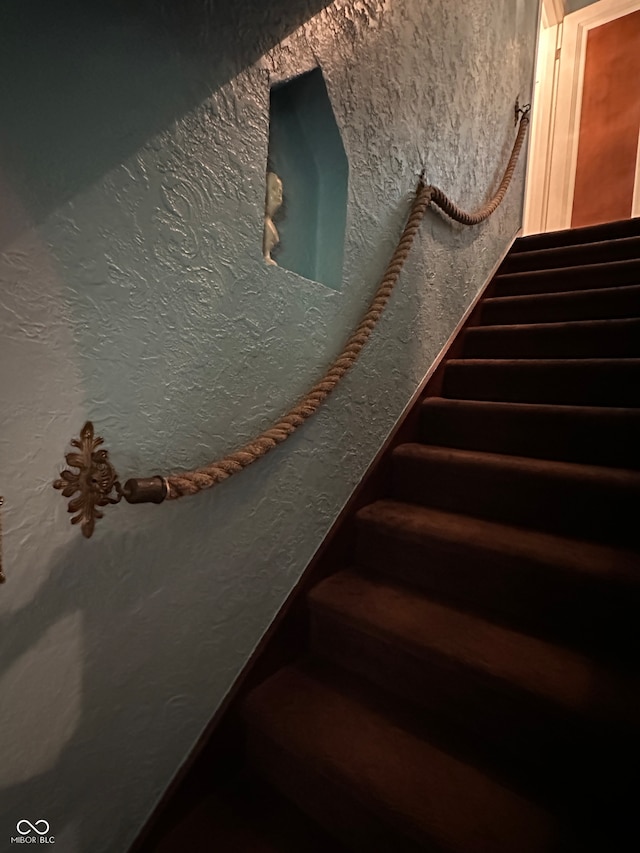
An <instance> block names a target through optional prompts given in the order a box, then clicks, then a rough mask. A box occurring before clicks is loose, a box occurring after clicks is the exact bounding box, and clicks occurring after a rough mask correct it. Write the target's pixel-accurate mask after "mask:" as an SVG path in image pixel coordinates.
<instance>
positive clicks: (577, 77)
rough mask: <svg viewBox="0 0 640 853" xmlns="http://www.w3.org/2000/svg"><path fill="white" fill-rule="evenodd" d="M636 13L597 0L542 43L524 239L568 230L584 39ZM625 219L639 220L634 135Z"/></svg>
mask: <svg viewBox="0 0 640 853" xmlns="http://www.w3.org/2000/svg"><path fill="white" fill-rule="evenodd" d="M553 3H555V0H545V4H553ZM639 10H640V0H599V2H597V3H594V4H592V5H591V6H586V7H585V8H584V9H579V10H578V11H577V12H573V13H572V14H570V15H566V16H565V18H564V21H562V22H561V23H558V24H556V25H555V27H554V28H555V29H556V42H555V44H553V39H552V38H547V39H546V44H545V50H546V55H545V57H544V63H545V64H544V68H545V74H546V77H544V76H543V77H542V78H541V85H540V87H539V91H538V92H537V95H538V99H537V100H538V103H536V104H535V107H536V112H535V113H534V117H533V123H534V124H535V122H536V121H537V120H539V121H540V125H541V128H542V131H541V132H540V133H538V134H537V140H536V142H537V145H536V146H535V147H533V143H532V152H531V154H532V159H531V164H530V170H531V172H532V175H533V179H532V180H531V181H530V186H532V188H533V187H536V191H535V192H534V190H533V189H532V190H531V192H528V194H527V202H526V208H525V229H524V233H533V232H534V231H553V230H557V229H560V228H570V227H571V214H572V210H573V194H574V189H575V178H576V165H577V160H578V139H579V132H580V119H581V114H582V90H583V84H584V66H585V57H586V49H587V37H588V35H589V31H590V30H592V29H594V28H595V27H599V26H601V25H602V24H607V23H609V22H610V21H613V20H615V19H616V18H620V17H622V16H623V15H628V14H630V13H631V12H636V11H639ZM547 17H549V16H548V15H547ZM552 26H553V25H552ZM552 52H553V57H551V56H550V54H551V53H552ZM539 62H540V58H539ZM552 67H553V68H554V71H553V74H552V73H551V71H550V69H551V68H552ZM631 215H632V216H640V134H639V140H638V157H637V161H636V178H635V185H634V194H633V205H632V212H631Z"/></svg>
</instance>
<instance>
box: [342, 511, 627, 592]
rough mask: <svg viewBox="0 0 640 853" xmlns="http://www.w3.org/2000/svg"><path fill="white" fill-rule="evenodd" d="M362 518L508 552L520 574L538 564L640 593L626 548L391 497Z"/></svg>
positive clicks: (402, 531) (405, 532)
mask: <svg viewBox="0 0 640 853" xmlns="http://www.w3.org/2000/svg"><path fill="white" fill-rule="evenodd" d="M357 518H358V519H359V520H362V521H365V522H369V523H372V524H375V525H376V526H377V527H384V528H386V529H388V530H393V531H394V532H396V533H397V534H399V535H401V536H406V537H410V538H412V539H420V538H422V539H426V540H433V539H434V538H435V539H438V540H440V541H443V542H449V543H450V544H451V545H455V546H457V547H459V546H460V544H461V543H462V544H464V545H466V546H467V547H469V548H473V549H482V550H484V551H487V552H489V553H498V552H499V553H500V554H506V555H508V556H509V557H512V558H513V565H514V571H517V566H518V561H521V560H525V559H526V560H535V561H537V562H540V563H544V564H546V565H548V564H551V565H553V566H557V567H558V568H562V569H564V570H568V571H571V572H577V573H580V574H588V575H592V576H594V577H602V578H603V579H606V580H607V581H612V582H613V581H615V582H616V583H623V584H624V585H625V586H628V587H629V588H630V589H634V590H638V589H640V556H639V555H638V554H636V553H634V552H633V551H629V550H626V549H624V548H617V547H614V546H611V545H605V544H600V543H597V542H589V541H586V540H583V539H573V538H571V537H567V536H560V535H558V534H555V533H546V532H544V531H539V530H533V529H529V528H525V527H516V526H513V525H509V524H502V523H500V522H498V521H490V520H487V519H482V518H476V517H474V516H470V515H463V514H461V513H452V512H447V511H446V510H441V509H435V508H432V507H424V506H419V505H417V504H408V503H403V502H402V501H394V500H390V499H384V500H379V501H376V502H375V503H372V504H368V505H367V506H365V507H363V508H362V509H361V510H359V511H358V513H357Z"/></svg>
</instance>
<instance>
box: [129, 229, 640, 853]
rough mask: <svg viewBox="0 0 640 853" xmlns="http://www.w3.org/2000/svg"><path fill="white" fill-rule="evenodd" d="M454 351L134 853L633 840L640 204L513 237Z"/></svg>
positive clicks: (464, 849) (387, 850)
mask: <svg viewBox="0 0 640 853" xmlns="http://www.w3.org/2000/svg"><path fill="white" fill-rule="evenodd" d="M452 354H453V357H450V358H449V359H448V360H447V361H446V363H445V364H444V366H443V367H442V368H441V369H440V370H439V372H438V373H437V374H436V375H435V377H434V380H433V381H432V382H431V383H430V385H428V386H427V389H426V392H425V395H424V396H423V398H422V399H421V400H420V401H419V402H418V403H417V405H416V407H414V411H413V412H412V416H411V418H410V419H409V421H408V423H409V424H411V426H410V427H409V428H408V429H409V434H406V433H407V430H406V429H405V435H403V436H402V438H401V441H400V443H397V444H396V445H395V446H393V447H391V448H390V449H389V450H388V452H387V453H386V454H385V456H384V458H383V460H382V462H381V463H380V466H379V468H380V470H381V471H382V472H383V474H382V475H379V476H378V479H377V481H376V482H377V483H378V484H381V485H378V486H377V493H373V497H372V499H371V500H368V502H365V503H364V505H363V506H361V507H360V508H359V509H357V511H356V512H354V513H353V514H352V516H351V517H350V518H348V519H347V520H346V521H345V522H343V527H344V528H346V529H347V530H348V531H349V534H348V537H347V540H348V542H349V546H348V547H342V548H341V549H339V550H338V551H337V552H331V551H329V552H328V553H329V555H330V556H329V560H328V563H327V559H326V558H325V568H324V569H323V570H322V572H320V576H319V578H315V579H314V580H313V582H312V583H309V584H308V587H309V588H308V590H307V591H305V592H304V596H303V597H304V608H303V609H304V613H305V619H304V620H302V624H303V634H302V636H301V637H299V638H298V639H297V640H296V641H295V642H293V643H292V642H288V655H289V660H287V659H286V657H285V659H284V660H283V661H280V664H282V663H284V664H285V665H280V664H279V668H276V667H273V666H272V667H271V669H270V671H269V674H268V677H266V678H262V679H257V678H256V679H254V682H255V683H254V684H253V685H252V686H251V689H247V690H245V692H244V694H242V695H239V698H238V700H237V701H236V703H235V706H233V705H232V706H231V709H230V711H229V714H230V715H231V717H232V718H233V724H232V725H231V726H230V727H229V726H228V725H227V729H226V731H227V732H234V733H235V734H230V735H229V737H230V738H231V739H232V740H233V739H234V738H235V740H234V744H235V746H234V750H236V753H237V751H239V750H241V751H242V759H240V758H239V757H238V755H237V754H236V753H234V758H233V760H232V762H231V763H230V764H229V763H225V762H222V764H221V766H222V765H224V768H225V770H224V773H222V774H219V775H218V777H217V778H216V774H215V771H214V767H213V764H211V763H210V764H209V765H207V764H206V762H205V763H204V764H202V762H201V764H202V767H203V768H204V769H202V768H201V770H200V771H199V773H200V779H201V780H202V779H205V780H206V782H205V783H204V784H203V785H201V787H200V788H199V794H198V797H197V798H195V799H196V800H197V801H195V802H194V800H193V799H191V800H190V801H189V803H188V805H185V806H184V807H183V808H182V810H181V812H180V813H179V814H178V815H177V816H176V815H174V817H173V818H172V822H171V823H170V825H169V826H168V828H167V827H165V829H164V830H163V832H162V837H161V838H160V839H159V840H158V839H157V838H156V841H157V843H153V844H149V845H148V846H147V847H146V848H143V849H145V850H148V851H149V853H150V851H152V850H153V851H156V853H171V851H177V850H189V851H213V850H220V851H224V853H229V851H239V853H244V851H259V852H260V853H309V851H311V853H313V851H326V852H327V853H329V851H336V853H340V851H357V853H360V851H362V853H365V851H366V853H405V851H406V853H413V852H414V851H439V853H444V852H445V851H446V853H550V852H551V851H554V852H555V851H557V853H570V851H576V853H577V852H578V851H592V850H593V851H599V853H618V851H623V850H624V851H626V850H633V849H638V847H639V844H640V829H639V828H638V825H637V823H638V821H637V818H636V815H637V813H638V803H637V799H638V794H639V793H640V791H639V790H638V781H637V780H638V767H639V766H640V765H639V763H638V758H639V757H640V751H639V750H638V732H639V727H640V693H639V690H638V680H637V670H638V659H637V655H638V648H640V643H639V636H640V627H639V626H640V620H639V616H640V557H639V555H638V546H639V542H640V534H639V532H638V531H639V529H640V471H639V469H640V220H638V219H636V220H628V221H625V222H619V223H610V224H607V225H602V226H596V227H589V228H582V229H577V230H573V231H565V232H556V233H551V234H545V235H537V236H532V237H526V238H523V239H520V240H518V241H517V242H516V244H515V245H514V247H513V249H512V251H511V252H510V254H509V255H508V256H507V258H506V259H505V261H504V262H503V264H502V266H501V268H500V269H499V271H498V274H497V275H496V277H495V278H494V280H493V282H492V283H491V285H490V286H489V288H488V290H487V293H486V295H485V296H484V297H483V299H482V300H481V301H480V303H479V305H478V307H477V309H476V311H475V312H474V314H473V315H472V317H471V320H470V322H469V323H468V325H467V326H466V327H465V328H464V329H463V331H462V333H461V335H460V336H459V337H458V339H457V341H456V343H455V344H454V348H453V350H452ZM332 554H333V555H332ZM331 555H332V556H331ZM327 565H328V567H327ZM300 606H301V607H302V606H303V605H300ZM298 621H299V622H300V619H298ZM280 645H281V646H287V643H282V642H281V643H280ZM223 730H225V729H224V726H223ZM207 766H208V770H207Z"/></svg>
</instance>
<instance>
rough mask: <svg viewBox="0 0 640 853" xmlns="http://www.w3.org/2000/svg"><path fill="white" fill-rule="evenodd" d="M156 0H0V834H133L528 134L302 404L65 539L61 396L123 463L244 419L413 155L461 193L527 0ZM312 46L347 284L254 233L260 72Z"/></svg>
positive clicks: (486, 151)
mask: <svg viewBox="0 0 640 853" xmlns="http://www.w3.org/2000/svg"><path fill="white" fill-rule="evenodd" d="M203 5H204V6H212V5H213V6H214V7H215V4H211V3H209V2H207V3H203ZM151 6H153V4H151ZM151 6H149V5H144V4H142V3H139V4H138V5H137V6H135V11H131V7H130V5H128V4H121V3H116V2H112V3H108V2H105V3H103V4H101V5H100V8H99V9H96V8H92V7H91V5H90V4H86V3H84V4H82V3H80V2H66V3H63V2H59V3H56V4H53V3H45V2H44V0H32V2H30V3H24V2H18V0H6V2H5V3H3V9H2V25H1V26H0V66H1V72H2V80H3V86H2V87H1V88H0V110H1V113H0V114H1V115H2V125H1V128H0V356H1V357H0V400H1V401H2V406H1V414H0V419H1V420H0V423H1V426H0V494H3V495H4V496H5V499H6V508H5V510H4V541H3V548H4V560H5V570H6V574H7V577H8V582H7V584H6V585H5V586H4V587H2V588H0V632H1V635H2V643H1V644H0V785H1V787H2V790H1V791H0V846H2V845H8V839H9V837H10V836H11V835H15V824H16V821H17V820H19V819H22V818H27V819H31V820H36V819H45V820H47V821H48V822H49V823H50V825H51V834H53V835H54V836H55V838H56V845H57V847H56V849H58V850H64V851H65V853H100V851H109V853H113V852H114V851H121V850H125V849H126V848H127V846H128V844H129V843H130V842H131V840H132V839H133V837H134V835H135V834H136V832H137V831H138V830H139V828H140V826H141V825H142V823H143V821H144V820H145V818H146V817H147V816H148V814H149V813H150V811H151V809H152V807H153V805H154V804H155V802H156V801H157V799H158V798H159V796H160V795H161V793H162V791H163V790H164V789H165V787H166V785H167V784H168V782H169V780H170V779H171V777H172V776H173V774H174V773H175V771H176V769H177V768H178V766H179V765H180V763H181V762H182V761H183V760H184V758H185V756H186V755H187V754H188V752H189V750H190V749H191V747H192V745H193V744H194V742H195V740H196V738H197V737H198V735H199V734H200V732H201V731H202V729H203V727H204V726H205V724H206V723H207V721H208V720H209V719H210V717H211V715H212V714H213V712H214V711H215V709H216V707H217V706H218V705H219V703H220V702H221V700H222V698H223V697H224V695H225V693H226V692H227V690H228V689H229V687H230V685H231V684H232V683H233V680H234V679H235V677H236V676H237V674H238V672H239V671H240V669H241V668H242V666H243V664H244V663H245V662H246V660H247V659H248V657H249V655H250V653H251V651H252V650H253V648H254V647H255V645H256V643H257V642H258V641H259V639H260V637H261V636H262V634H263V633H264V631H265V629H266V628H267V626H268V625H269V623H270V621H271V619H272V617H273V615H274V614H275V613H276V612H277V610H278V608H279V607H280V605H281V603H282V601H283V600H284V598H285V596H286V595H287V593H288V592H289V590H290V589H291V587H292V585H293V584H294V583H295V581H296V580H297V579H298V577H299V576H300V574H301V572H302V571H303V570H304V568H305V566H306V565H307V563H308V561H309V560H310V558H311V557H312V555H313V553H314V551H315V550H316V548H317V546H318V545H319V543H320V542H321V540H322V538H323V536H324V535H325V533H326V531H327V530H328V528H329V527H330V525H331V523H332V521H333V520H334V519H335V517H336V515H337V514H338V512H339V510H340V509H341V507H342V506H343V505H344V503H345V501H346V500H347V499H348V497H349V494H350V493H351V491H352V489H353V487H354V486H355V485H356V483H357V482H358V480H359V479H360V477H361V476H362V473H363V472H364V470H365V469H366V466H367V465H368V463H369V462H370V460H371V459H372V458H373V456H374V454H375V452H376V450H377V449H378V447H379V446H380V444H381V442H382V441H383V439H384V438H385V436H386V435H387V434H388V432H389V430H390V429H391V428H392V426H393V424H394V422H395V421H396V420H397V418H398V416H399V415H400V413H401V411H402V409H403V407H404V406H405V404H406V402H407V400H408V399H409V397H410V395H411V393H412V392H413V390H414V389H415V388H416V387H417V385H418V383H419V382H420V380H421V378H422V377H423V375H424V373H425V372H426V370H427V369H428V367H429V365H430V364H431V362H432V361H433V359H434V357H435V356H436V354H437V353H438V351H439V350H440V348H441V346H442V345H443V343H444V342H445V340H446V339H447V336H448V335H449V333H450V332H451V330H452V329H453V328H454V326H455V324H456V322H457V320H458V319H459V317H460V315H461V314H462V312H463V311H464V309H465V308H466V307H467V305H468V304H469V303H470V301H471V300H472V298H473V297H474V295H475V294H476V293H477V291H478V289H479V287H480V286H481V285H482V283H483V281H484V279H485V277H486V275H487V273H488V271H489V270H490V269H491V267H492V265H493V264H494V262H495V260H496V258H497V257H498V255H499V253H500V252H501V251H502V250H503V248H504V247H505V245H506V244H507V243H508V241H509V240H510V239H511V237H512V236H513V234H514V232H515V231H516V230H517V228H518V227H519V224H520V219H521V207H522V190H523V173H524V168H523V165H521V166H519V168H518V171H517V175H516V180H515V183H514V185H513V187H512V190H511V192H510V194H509V196H508V199H507V201H506V202H505V204H504V206H503V207H502V208H500V210H499V211H498V212H497V214H496V215H495V217H494V218H492V220H491V221H490V222H489V223H488V224H487V225H485V226H481V227H479V228H476V229H469V230H462V229H460V228H458V227H451V226H450V225H449V224H447V223H445V222H444V221H443V219H442V218H441V217H440V216H438V215H437V214H429V215H428V217H427V219H426V221H425V222H424V224H423V226H422V229H421V232H420V235H419V238H418V239H417V240H416V244H415V246H414V249H413V252H412V255H411V257H410V259H409V261H408V263H407V265H406V268H405V270H404V272H403V274H402V278H401V281H400V284H399V287H398V290H397V292H396V293H395V294H394V296H393V299H392V301H391V303H390V305H389V308H388V310H387V312H386V314H385V316H384V318H383V319H382V321H381V323H380V325H379V327H378V329H377V330H376V332H375V333H374V335H373V336H372V338H371V340H370V342H369V344H368V345H367V348H366V350H365V351H364V353H363V355H362V360H361V361H360V363H359V364H358V365H357V366H356V367H355V368H354V369H353V370H352V371H351V372H350V373H349V374H348V375H347V376H346V377H345V379H344V381H343V384H342V385H341V386H340V388H339V389H338V390H337V391H336V393H335V394H334V396H333V397H332V399H330V400H329V401H328V402H327V404H326V405H325V406H324V407H323V408H322V410H321V411H320V412H319V413H318V414H317V416H316V417H315V418H314V419H313V420H312V421H310V422H309V423H307V424H306V425H305V426H304V428H303V429H301V430H300V431H299V432H297V433H296V434H295V436H294V437H293V438H292V439H291V440H290V441H288V442H287V443H286V444H285V445H283V446H281V447H280V448H278V449H277V450H276V451H275V452H273V453H271V454H270V455H269V456H268V457H267V458H265V459H263V460H262V461H261V462H260V463H258V464H256V465H254V466H252V467H251V468H250V469H248V470H247V471H245V472H243V473H242V474H241V475H239V476H237V477H234V478H233V479H232V480H230V481H229V482H227V483H225V484H224V485H222V486H221V487H219V488H217V489H214V490H213V491H211V492H210V493H208V494H206V495H201V496H199V497H198V498H194V499H186V500H183V501H179V502H176V503H174V504H171V505H166V506H163V507H159V508H158V507H155V506H142V507H117V508H114V509H112V510H110V511H109V512H108V513H107V517H106V518H105V519H104V521H102V522H101V523H100V525H99V529H98V531H97V532H96V534H95V536H94V538H93V539H91V540H90V541H85V540H83V539H82V538H81V537H80V535H79V533H78V530H77V529H75V528H71V527H70V525H69V517H68V516H67V514H66V512H65V504H64V501H63V500H62V499H61V497H60V495H59V494H58V493H56V492H54V490H53V489H52V488H51V482H52V480H53V479H54V478H55V477H56V475H57V473H58V471H59V470H60V467H61V464H62V462H63V454H64V452H65V450H66V448H67V446H68V441H69V439H70V438H71V436H72V435H75V434H76V433H77V431H78V430H79V429H80V427H81V425H82V423H83V422H84V420H85V419H87V418H90V419H92V420H93V421H94V422H95V424H96V427H97V430H98V432H99V433H100V434H102V435H104V436H105V438H106V440H107V445H108V447H109V448H110V449H111V451H112V456H113V460H114V462H115V464H116V465H117V467H118V470H119V472H120V474H121V476H122V477H123V478H126V477H128V476H131V475H144V474H153V473H155V472H156V471H157V470H158V469H167V470H172V469H180V468H183V467H192V466H193V465H197V464H199V463H204V462H206V461H208V460H210V459H212V458H215V457H217V456H219V455H221V454H223V453H225V452H226V451H228V450H231V449H232V448H234V447H235V446H237V445H238V444H240V443H242V442H243V441H244V440H246V439H248V438H250V437H251V436H253V435H254V434H255V433H257V432H259V431H260V430H261V429H263V428H264V427H266V426H268V425H269V424H270V423H271V422H272V421H273V420H274V418H276V417H277V416H278V415H279V414H281V413H282V412H283V411H285V410H286V409H287V408H288V407H289V406H290V404H291V403H292V401H295V400H296V399H297V398H298V397H299V396H300V395H302V394H303V393H304V392H305V391H306V390H307V388H308V387H309V386H310V385H312V384H313V383H314V382H315V381H316V380H317V379H318V378H319V377H320V376H321V375H322V373H323V372H324V370H325V368H326V367H327V365H328V364H329V363H330V362H331V361H332V360H333V358H334V357H335V356H336V354H337V353H338V352H339V351H340V350H341V348H342V346H343V343H344V341H345V339H346V338H347V337H348V335H349V333H350V331H351V330H352V328H353V327H354V326H355V325H356V323H357V322H358V320H359V318H360V316H361V314H362V313H363V311H364V310H365V308H366V306H367V304H368V302H369V300H370V298H371V296H372V294H373V292H374V290H375V288H376V284H377V280H378V278H379V276H380V275H381V272H382V270H383V269H384V266H385V263H386V261H387V259H388V257H389V255H390V253H391V252H392V251H393V248H394V246H395V243H396V241H397V238H398V236H399V233H400V230H401V227H402V223H403V220H404V217H405V215H406V213H407V210H408V206H409V202H410V197H411V194H412V191H413V189H414V186H415V182H416V176H417V174H418V173H419V172H420V170H421V169H422V168H423V166H424V167H425V168H426V170H427V176H428V178H429V180H431V181H432V182H434V183H437V184H438V185H440V186H442V187H443V188H445V189H446V190H448V191H449V192H450V193H451V194H452V196H453V197H454V198H455V199H457V200H459V201H460V202H462V203H464V204H466V205H469V206H473V205H474V204H477V203H479V202H480V201H482V200H483V199H484V194H485V191H486V188H487V187H488V186H489V185H494V184H495V181H496V178H497V176H498V174H499V172H500V170H501V168H502V166H503V164H504V162H505V158H506V157H507V156H508V153H509V150H510V147H511V144H512V140H513V132H514V128H513V112H512V111H513V102H514V100H515V97H516V95H518V94H520V96H521V98H524V99H526V98H527V97H528V94H529V92H530V81H531V76H532V60H533V54H534V43H535V35H536V18H537V2H535V0H515V2H514V0H469V2H465V3H464V4H463V3H451V2H449V0H428V1H427V0H404V2H399V0H337V2H334V3H331V4H328V5H327V4H326V3H323V2H315V3H314V2H313V1H312V0H298V2H294V0H288V2H284V0H277V2H276V0H274V2H272V3H270V4H263V3H258V2H249V0H245V2H242V3H237V4H234V5H233V8H232V9H225V10H224V12H220V14H217V15H214V17H213V18H212V19H211V21H212V22H211V26H210V27H209V35H208V40H207V38H204V37H203V36H202V32H203V30H202V28H201V27H199V26H198V22H197V20H196V21H195V23H194V26H193V27H192V28H189V27H184V28H183V29H181V28H179V27H176V26H175V23H174V21H172V20H171V18H170V17H169V18H166V17H163V16H160V15H158V16H157V17H153V16H152V13H151V12H149V11H148V10H149V8H151ZM323 6H326V8H325V9H323V8H322V7H323ZM254 7H255V8H254ZM176 8H178V7H176ZM221 8H222V7H221ZM190 9H191V13H192V14H193V15H195V16H196V17H197V4H195V3H191V4H190ZM317 65H320V66H321V67H322V69H323V72H324V76H325V80H326V84H327V90H328V93H329V96H330V98H331V102H332V106H333V111H334V114H335V116H336V121H337V122H338V125H339V127H340V130H341V134H342V139H343V141H344V146H345V150H346V153H347V156H348V158H349V165H350V176H349V195H348V209H347V226H346V243H345V256H344V257H345V260H344V271H343V285H342V290H341V291H336V290H333V289H331V288H328V287H325V286H322V285H320V284H317V283H314V282H312V281H308V280H306V279H304V278H301V277H300V276H297V275H295V274H294V273H291V272H289V271H287V270H285V269H281V268H276V267H273V268H269V267H267V266H266V265H265V263H264V260H263V258H262V228H263V205H264V191H265V187H264V180H265V171H266V162H267V145H268V107H269V92H270V87H271V86H272V85H273V84H274V83H277V82H278V81H281V80H284V79H287V78H289V77H291V76H293V75H295V74H300V73H302V72H304V71H307V70H309V69H311V68H313V67H315V66H317Z"/></svg>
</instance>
